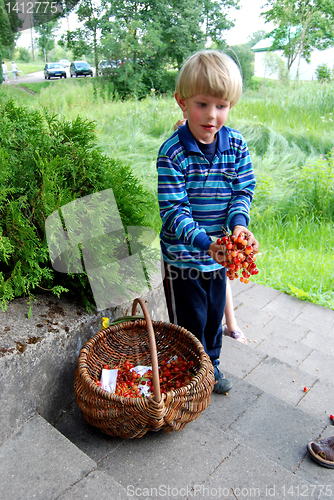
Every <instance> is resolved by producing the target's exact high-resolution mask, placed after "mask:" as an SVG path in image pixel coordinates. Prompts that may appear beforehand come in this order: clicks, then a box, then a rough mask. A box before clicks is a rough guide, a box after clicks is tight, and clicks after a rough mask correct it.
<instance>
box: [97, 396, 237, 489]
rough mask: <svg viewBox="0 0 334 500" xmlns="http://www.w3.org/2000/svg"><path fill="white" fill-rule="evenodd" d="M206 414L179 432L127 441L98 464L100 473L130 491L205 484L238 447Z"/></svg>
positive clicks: (150, 435)
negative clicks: (210, 475) (110, 477)
mask: <svg viewBox="0 0 334 500" xmlns="http://www.w3.org/2000/svg"><path fill="white" fill-rule="evenodd" d="M222 397H224V396H222ZM205 412H206V410H204V412H203V413H202V414H201V415H200V417H199V418H198V419H197V420H195V421H193V422H190V423H189V424H187V425H186V426H185V427H184V429H182V430H181V431H179V432H172V433H169V434H166V433H164V432H163V431H159V432H158V433H147V434H145V435H144V436H143V437H142V438H140V439H133V440H127V441H126V442H125V443H124V445H123V446H121V447H119V448H117V449H116V450H115V451H114V453H112V454H110V455H109V456H108V457H106V458H105V459H104V460H102V461H101V462H100V463H99V464H98V468H99V470H100V471H103V472H105V473H106V474H109V475H110V476H112V477H113V478H114V479H115V480H116V481H117V482H118V483H120V484H121V485H122V486H123V487H124V488H125V489H126V490H127V491H132V490H133V488H140V489H144V488H163V487H166V488H167V487H169V488H186V487H188V486H190V487H191V486H193V485H195V484H199V483H201V482H203V481H204V480H205V479H206V478H207V477H208V475H209V474H211V473H212V471H213V470H214V469H215V468H216V467H217V465H218V464H219V463H221V462H222V461H223V460H224V458H226V457H227V456H228V455H229V454H230V453H231V450H232V449H233V447H235V443H234V440H233V439H231V438H230V437H226V436H225V435H224V434H223V432H222V431H221V429H220V428H219V426H218V425H217V423H212V422H210V421H208V419H206V418H205ZM138 496H140V495H138Z"/></svg>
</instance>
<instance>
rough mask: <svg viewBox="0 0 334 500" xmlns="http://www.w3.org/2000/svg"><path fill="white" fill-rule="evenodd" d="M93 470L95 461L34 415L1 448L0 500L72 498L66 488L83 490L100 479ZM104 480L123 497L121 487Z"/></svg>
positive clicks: (98, 474) (114, 491) (95, 465)
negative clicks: (78, 486) (78, 487)
mask: <svg viewBox="0 0 334 500" xmlns="http://www.w3.org/2000/svg"><path fill="white" fill-rule="evenodd" d="M96 469H97V464H96V463H95V462H94V460H92V459H91V458H89V457H88V456H87V455H85V454H84V453H83V452H82V451H81V450H79V448H77V447H76V446H74V445H73V444H72V443H71V442H70V441H69V440H68V439H66V438H65V437H64V436H63V435H62V434H61V433H60V432H58V431H57V430H56V429H55V428H54V427H52V426H51V425H50V424H49V423H48V422H46V420H44V419H43V418H42V417H41V416H40V415H38V414H35V415H34V416H33V417H32V418H30V419H28V420H27V421H26V422H25V423H24V424H23V426H22V427H21V428H20V429H19V430H18V431H17V432H16V433H15V434H14V435H13V436H11V437H10V439H8V440H7V441H6V442H5V443H3V445H2V446H1V447H0V491H1V500H28V499H36V500H54V499H55V498H59V497H60V498H75V497H73V496H72V493H71V496H70V497H68V491H69V490H71V491H75V488H77V485H78V484H80V488H81V491H82V492H83V491H85V490H86V489H87V488H88V489H89V488H91V485H92V484H95V487H96V485H98V483H99V482H100V481H101V476H103V473H100V472H98V471H97V470H96ZM103 482H104V487H105V486H108V488H109V491H110V490H111V491H113V493H114V495H113V498H125V495H124V491H123V488H122V487H121V486H120V485H118V484H117V483H116V482H115V481H113V480H112V479H111V478H110V477H108V476H106V477H104V478H103ZM95 487H94V488H95ZM72 488H74V489H73V490H72ZM95 491H96V492H98V491H99V489H98V488H96V489H95ZM116 494H117V495H119V496H117V495H116ZM77 498H85V497H84V496H81V497H77ZM96 498H103V497H102V496H98V497H96ZM105 498H107V497H105ZM109 498H110V497H109Z"/></svg>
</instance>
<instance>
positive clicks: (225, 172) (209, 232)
mask: <svg viewBox="0 0 334 500" xmlns="http://www.w3.org/2000/svg"><path fill="white" fill-rule="evenodd" d="M157 168H158V201H159V207H160V215H161V219H162V228H161V233H160V240H161V250H162V256H163V259H164V260H165V261H166V262H168V263H169V264H172V265H174V266H176V267H187V268H195V269H198V270H200V271H204V272H205V271H213V270H215V269H220V268H221V266H220V265H219V264H217V263H216V262H215V260H214V259H212V258H211V257H210V256H209V254H208V249H209V246H210V244H211V243H212V241H213V240H212V239H211V238H210V236H214V237H220V236H221V235H222V226H223V227H225V228H227V229H229V228H231V229H233V227H234V226H235V225H237V224H241V225H245V226H247V225H248V223H249V209H250V204H251V201H252V197H253V192H254V188H255V177H254V172H253V167H252V163H251V159H250V156H249V151H248V147H247V144H246V142H245V139H244V138H243V136H242V135H241V134H240V133H239V132H237V131H236V130H233V129H231V128H228V127H223V128H222V129H221V130H220V131H219V133H218V135H217V149H216V153H215V156H214V158H213V160H212V163H211V166H210V164H209V161H208V160H207V159H206V158H205V156H204V154H203V153H202V152H201V151H200V149H199V147H198V145H197V143H196V140H195V139H194V137H193V136H192V134H191V132H190V130H189V128H188V125H187V124H185V125H183V126H181V127H179V128H178V130H176V131H175V132H174V133H173V135H172V136H171V137H170V138H169V139H168V140H167V141H166V142H164V144H163V145H162V146H161V148H160V150H159V155H158V160H157Z"/></svg>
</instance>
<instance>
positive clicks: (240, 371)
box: [220, 336, 266, 378]
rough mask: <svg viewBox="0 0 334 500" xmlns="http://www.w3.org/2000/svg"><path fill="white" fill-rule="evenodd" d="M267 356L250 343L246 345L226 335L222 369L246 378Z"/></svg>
mask: <svg viewBox="0 0 334 500" xmlns="http://www.w3.org/2000/svg"><path fill="white" fill-rule="evenodd" d="M265 358H266V355H265V354H262V353H259V352H255V351H254V350H253V349H251V348H250V347H249V346H248V345H247V346H246V345H244V344H241V343H240V342H238V341H236V340H235V339H231V338H230V337H226V336H224V338H223V348H222V351H221V355H220V369H221V371H222V372H228V373H232V374H233V375H235V376H236V377H239V378H244V377H245V376H246V375H247V374H248V373H250V372H251V371H252V370H254V368H256V367H257V366H258V365H259V364H260V363H261V362H262V361H263V360H264V359H265Z"/></svg>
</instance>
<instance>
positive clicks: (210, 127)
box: [202, 125, 214, 130]
mask: <svg viewBox="0 0 334 500" xmlns="http://www.w3.org/2000/svg"><path fill="white" fill-rule="evenodd" d="M202 128H204V130H212V129H214V126H213V125H202Z"/></svg>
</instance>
